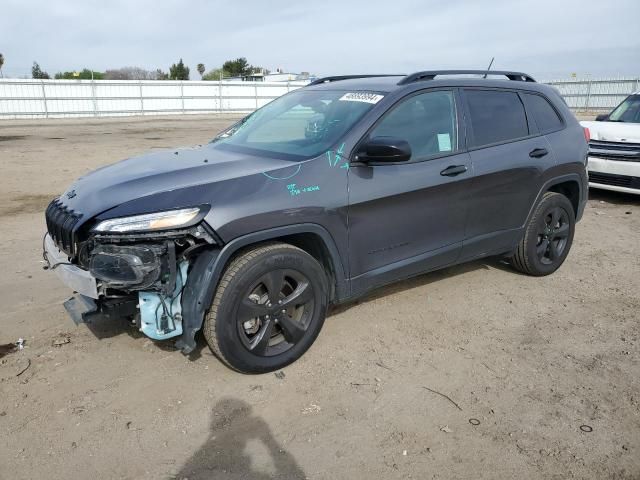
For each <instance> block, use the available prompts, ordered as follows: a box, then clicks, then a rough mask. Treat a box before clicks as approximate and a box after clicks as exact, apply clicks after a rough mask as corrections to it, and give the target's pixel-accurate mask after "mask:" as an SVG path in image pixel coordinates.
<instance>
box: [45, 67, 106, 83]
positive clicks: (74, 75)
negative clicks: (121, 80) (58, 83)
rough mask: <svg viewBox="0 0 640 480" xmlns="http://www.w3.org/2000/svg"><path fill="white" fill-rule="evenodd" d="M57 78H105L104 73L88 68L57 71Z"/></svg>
mask: <svg viewBox="0 0 640 480" xmlns="http://www.w3.org/2000/svg"><path fill="white" fill-rule="evenodd" d="M34 78H35V77H34ZM55 78H56V79H60V80H91V79H93V80H104V73H103V72H96V71H93V72H92V71H91V70H89V69H88V68H83V69H82V70H80V71H79V72H78V71H73V72H58V73H56V75H55Z"/></svg>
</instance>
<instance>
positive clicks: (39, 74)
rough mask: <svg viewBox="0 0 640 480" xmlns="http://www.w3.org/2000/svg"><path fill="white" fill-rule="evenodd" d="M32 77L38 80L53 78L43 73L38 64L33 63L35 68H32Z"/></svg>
mask: <svg viewBox="0 0 640 480" xmlns="http://www.w3.org/2000/svg"><path fill="white" fill-rule="evenodd" d="M31 77H32V78H38V79H47V78H51V77H49V74H48V73H47V72H45V71H43V70H42V69H41V68H40V65H38V62H33V67H31Z"/></svg>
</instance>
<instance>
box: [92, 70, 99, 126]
mask: <svg viewBox="0 0 640 480" xmlns="http://www.w3.org/2000/svg"><path fill="white" fill-rule="evenodd" d="M92 75H93V74H92ZM91 97H92V98H93V116H94V117H97V116H98V99H97V98H96V83H95V81H94V80H93V78H92V79H91Z"/></svg>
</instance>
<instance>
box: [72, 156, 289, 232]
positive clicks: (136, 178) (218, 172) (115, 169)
mask: <svg viewBox="0 0 640 480" xmlns="http://www.w3.org/2000/svg"><path fill="white" fill-rule="evenodd" d="M291 165H292V163H291V162H290V161H286V160H278V159H273V158H264V157H257V156H251V155H246V154H239V153H235V152H230V151H226V150H222V149H220V148H216V147H214V145H212V144H207V145H203V146H200V147H195V148H182V149H177V150H175V149H174V150H166V151H161V152H154V153H150V154H146V155H141V156H139V157H133V158H129V159H127V160H123V161H121V162H118V163H115V164H113V165H109V166H106V167H102V168H99V169H98V170H95V171H93V172H91V173H89V174H87V175H85V176H83V177H81V178H79V179H78V180H77V181H76V182H75V183H73V184H72V185H71V186H70V187H69V188H68V189H67V190H66V191H65V192H64V193H63V194H62V195H61V196H60V199H61V200H62V202H63V203H64V204H65V205H66V206H67V207H69V208H71V209H72V210H74V211H76V212H79V213H81V214H82V216H83V219H84V220H85V221H86V220H88V219H90V218H92V217H94V216H96V215H98V214H100V213H102V212H105V211H107V210H110V209H113V208H114V207H117V206H119V205H123V204H127V202H131V201H133V200H137V199H143V198H147V202H146V203H147V206H146V207H145V208H146V210H147V211H157V210H158V209H160V208H161V207H163V206H162V205H161V204H156V206H157V208H154V205H153V202H154V199H156V198H159V197H163V198H172V199H173V200H172V201H174V202H176V203H175V204H174V205H172V206H170V207H169V208H180V207H183V206H185V205H187V204H188V205H191V206H193V205H197V204H201V203H203V194H204V195H205V197H206V198H205V200H207V201H211V197H212V196H213V194H214V192H215V190H214V187H213V184H215V183H217V182H222V181H225V180H230V179H234V178H239V177H247V176H251V175H255V174H260V173H263V172H267V171H272V170H275V169H280V168H283V167H290V166H291ZM163 193H168V194H167V195H158V194H163ZM190 193H194V194H195V195H194V196H193V198H189V197H191V195H190ZM149 200H150V201H149ZM150 203H151V205H149V204H150Z"/></svg>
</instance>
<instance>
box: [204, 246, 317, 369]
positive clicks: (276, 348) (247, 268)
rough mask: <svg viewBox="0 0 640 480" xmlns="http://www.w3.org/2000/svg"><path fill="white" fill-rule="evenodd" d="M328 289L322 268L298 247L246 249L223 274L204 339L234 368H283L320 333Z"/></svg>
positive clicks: (215, 352)
mask: <svg viewBox="0 0 640 480" xmlns="http://www.w3.org/2000/svg"><path fill="white" fill-rule="evenodd" d="M327 291H328V288H327V276H326V274H325V272H324V270H323V268H322V266H321V265H320V264H319V263H318V262H317V261H316V260H315V259H314V258H313V257H312V256H311V255H309V254H308V253H306V252H305V251H303V250H301V249H299V248H297V247H294V246H292V245H288V244H285V243H268V244H263V245H260V246H257V247H253V248H250V249H247V250H244V251H243V252H241V253H240V254H238V255H237V256H236V257H235V258H234V259H233V260H232V261H231V262H230V264H229V265H228V266H227V268H226V270H225V271H224V273H223V275H222V278H221V280H220V283H219V284H218V288H217V290H216V294H215V296H214V298H213V302H212V304H211V308H210V309H209V312H208V313H207V315H206V317H205V321H204V326H203V330H204V336H205V338H206V340H207V343H208V344H209V347H210V348H211V351H212V352H213V353H214V355H215V356H216V357H218V358H219V359H220V360H221V361H222V362H223V363H225V364H226V365H227V366H229V367H230V368H232V369H234V370H237V371H239V372H242V373H266V372H271V371H274V370H278V369H280V368H283V367H285V366H286V365H289V364H290V363H292V362H294V361H295V360H297V359H298V358H300V357H301V356H302V355H303V354H304V353H305V352H306V351H307V350H308V349H309V347H310V346H311V344H312V343H313V342H314V341H315V339H316V337H317V336H318V334H319V333H320V330H321V328H322V325H323V323H324V319H325V315H326V311H327V300H328V295H327ZM278 302H281V304H280V303H278Z"/></svg>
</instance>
